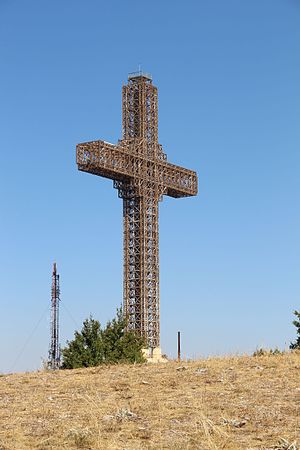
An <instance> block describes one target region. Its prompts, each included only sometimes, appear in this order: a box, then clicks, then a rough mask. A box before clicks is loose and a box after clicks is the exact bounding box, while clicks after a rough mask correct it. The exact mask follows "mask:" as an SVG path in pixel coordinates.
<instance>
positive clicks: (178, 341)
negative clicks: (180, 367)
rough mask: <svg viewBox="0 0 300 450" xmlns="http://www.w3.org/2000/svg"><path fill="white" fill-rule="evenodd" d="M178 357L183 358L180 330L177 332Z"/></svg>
mask: <svg viewBox="0 0 300 450" xmlns="http://www.w3.org/2000/svg"><path fill="white" fill-rule="evenodd" d="M177 359H178V361H180V360H181V348H180V331H178V333H177Z"/></svg>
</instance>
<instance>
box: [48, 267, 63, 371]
mask: <svg viewBox="0 0 300 450" xmlns="http://www.w3.org/2000/svg"><path fill="white" fill-rule="evenodd" d="M59 297H60V289H59V275H58V274H57V271H56V263H54V264H53V272H52V286H51V331H50V332H51V336H50V350H49V359H48V367H49V369H52V370H55V369H59V368H60V348H59V301H60V298H59Z"/></svg>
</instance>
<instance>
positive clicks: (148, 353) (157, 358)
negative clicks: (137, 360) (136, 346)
mask: <svg viewBox="0 0 300 450" xmlns="http://www.w3.org/2000/svg"><path fill="white" fill-rule="evenodd" d="M142 352H143V355H144V357H145V358H146V360H147V362H148V363H166V362H168V358H167V357H166V356H165V355H162V353H161V348H160V347H155V348H152V349H150V348H143V350H142Z"/></svg>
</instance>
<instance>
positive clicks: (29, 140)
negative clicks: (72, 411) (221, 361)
mask: <svg viewBox="0 0 300 450" xmlns="http://www.w3.org/2000/svg"><path fill="white" fill-rule="evenodd" d="M0 61H1V70H0V90H1V98H0V132H1V134H0V136H1V178H0V188H1V189H0V205H1V222H0V232H1V234H0V236H1V237H0V268H1V270H0V286H1V294H0V299H1V327H0V342H1V347H0V371H2V372H7V371H20V370H33V369H37V368H39V367H40V365H41V359H42V358H46V357H47V352H48V344H49V307H50V285H51V270H52V263H53V261H54V260H55V261H56V262H57V265H58V270H59V273H60V275H61V292H62V294H61V299H62V303H61V335H62V344H64V343H65V341H66V339H72V337H73V332H74V330H75V328H77V329H78V328H80V327H81V324H82V321H83V320H84V319H85V318H86V317H87V316H88V315H89V314H90V313H92V314H93V315H94V317H95V318H98V319H99V320H100V321H101V323H105V322H106V321H107V320H108V319H109V318H111V317H112V316H113V315H114V313H115V309H116V307H117V306H119V305H120V303H121V301H122V202H121V200H119V199H118V196H117V191H116V190H114V189H113V187H112V181H110V180H105V179H101V178H98V177H95V176H92V175H88V174H85V173H81V172H78V171H77V168H76V164H75V145H76V143H79V142H84V141H88V140H96V139H104V140H107V141H110V142H116V141H117V139H118V138H120V137H121V86H122V84H123V83H126V80H127V74H128V72H132V71H135V70H137V69H138V66H139V64H141V66H142V68H143V69H144V70H145V71H146V72H150V73H152V75H153V82H154V84H155V85H156V86H157V87H158V89H159V140H160V143H161V144H162V145H163V148H164V151H165V152H166V153H167V155H168V160H169V161H170V162H173V163H175V164H178V165H183V166H185V167H187V168H191V169H194V170H196V171H197V173H198V176H199V181H200V182H199V195H198V196H197V197H195V198H186V199H177V200H176V199H171V198H165V199H164V201H163V202H162V203H161V204H160V278H161V282H160V284H161V344H162V350H163V352H165V353H167V354H168V355H170V356H175V354H176V333H177V330H180V331H181V332H182V351H183V354H184V355H185V356H187V357H196V356H197V357H199V356H207V355H219V354H220V355H221V354H228V353H237V352H238V353H244V352H249V353H250V352H252V351H253V350H255V348H256V347H257V346H258V347H261V346H264V347H272V348H274V347H276V346H278V347H279V348H285V347H287V346H288V344H289V342H290V341H291V340H293V339H294V338H295V331H296V330H295V328H294V327H293V325H292V324H291V322H292V320H293V314H292V312H293V310H294V309H295V308H298V309H300V277H299V275H300V273H299V271H300V239H299V230H300V212H299V197H300V196H299V194H300V180H299V169H300V128H299V119H300V87H299V86H300V84H299V81H300V3H299V1H298V0H251V1H250V0H249V1H240V0H226V1H224V0H187V1H182V0H180V1H179V0H164V1H158V0H152V1H151V2H143V1H141V0H140V1H137V0H110V1H102V0H89V1H82V0H80V1H79V0H64V1H62V0H51V1H50V2H49V1H46V0H27V1H26V2H25V1H17V0H0Z"/></svg>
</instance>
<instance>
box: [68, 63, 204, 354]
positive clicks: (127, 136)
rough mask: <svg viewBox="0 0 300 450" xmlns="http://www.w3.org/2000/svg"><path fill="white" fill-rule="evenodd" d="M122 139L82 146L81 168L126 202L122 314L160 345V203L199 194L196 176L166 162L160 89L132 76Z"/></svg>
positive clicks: (79, 153)
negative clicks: (107, 183)
mask: <svg viewBox="0 0 300 450" xmlns="http://www.w3.org/2000/svg"><path fill="white" fill-rule="evenodd" d="M122 113H123V138H122V140H119V141H118V144H117V145H113V144H110V143H108V142H105V141H92V142H86V143H82V144H78V145H77V148H76V150H77V151H76V154H77V164H78V169H79V170H81V171H84V172H89V173H92V174H94V175H99V176H102V177H105V178H110V179H112V180H114V187H115V188H116V189H118V195H119V197H120V198H122V199H123V224H124V284H123V285H124V312H125V314H126V316H127V319H128V328H129V329H131V330H135V331H136V332H138V333H139V334H141V335H142V336H144V337H145V338H146V340H147V343H148V346H149V348H150V350H151V349H154V348H156V347H159V336H160V329H159V322H160V316H159V254H158V202H159V201H160V200H161V199H162V197H163V195H168V196H170V197H175V198H179V197H188V196H193V195H196V194H197V175H196V173H195V172H193V171H191V170H188V169H184V168H182V167H179V166H175V165H174V164H170V163H169V162H167V156H166V154H165V153H164V152H163V150H162V146H161V145H160V144H159V143H158V103H157V88H156V87H155V86H153V84H152V78H151V76H150V75H148V74H145V73H142V72H138V73H133V74H130V75H129V77H128V83H127V85H125V86H123V90H122Z"/></svg>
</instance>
